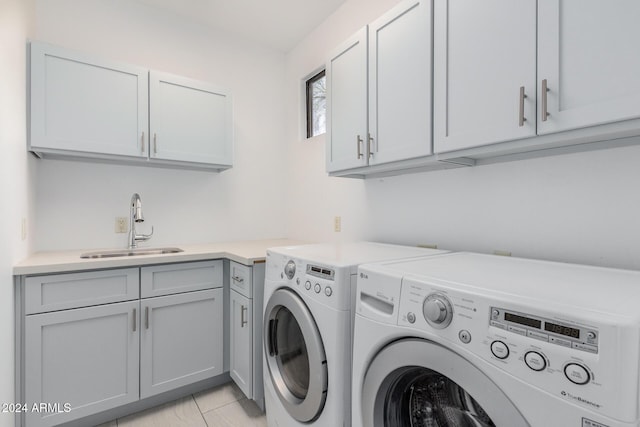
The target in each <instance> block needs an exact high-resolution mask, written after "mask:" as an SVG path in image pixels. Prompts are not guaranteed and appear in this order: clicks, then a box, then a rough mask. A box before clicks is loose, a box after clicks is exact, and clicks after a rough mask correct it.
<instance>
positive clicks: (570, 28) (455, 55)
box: [434, 0, 640, 154]
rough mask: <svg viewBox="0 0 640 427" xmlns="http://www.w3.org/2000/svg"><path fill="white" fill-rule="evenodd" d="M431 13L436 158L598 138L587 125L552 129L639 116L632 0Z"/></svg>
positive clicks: (489, 4)
mask: <svg viewBox="0 0 640 427" xmlns="http://www.w3.org/2000/svg"><path fill="white" fill-rule="evenodd" d="M434 16H435V19H434V67H435V68H434V70H435V71H434V144H435V151H436V152H437V153H445V152H451V151H455V150H460V149H466V148H471V147H479V146H486V145H489V144H494V143H500V142H505V141H515V140H518V139H524V138H530V137H536V136H538V138H537V139H536V138H530V141H526V142H523V144H522V145H521V146H517V145H512V146H511V147H512V148H510V147H505V146H501V147H494V148H491V147H489V148H487V151H486V152H487V153H489V154H490V153H491V152H492V151H493V152H494V153H496V154H498V153H499V152H500V150H507V151H506V153H507V154H508V150H512V152H513V153H516V152H519V151H520V152H526V151H528V150H529V151H532V150H535V149H540V148H541V147H543V145H544V144H546V146H545V148H553V147H554V146H556V147H557V146H561V145H567V144H574V145H575V144H577V143H580V142H594V141H598V140H600V141H602V140H606V139H607V137H608V136H611V134H609V135H608V134H607V133H606V132H607V131H606V130H602V129H597V128H593V129H591V130H590V132H591V133H589V132H582V133H577V134H574V135H573V136H572V135H571V134H565V135H561V134H559V133H560V132H563V131H568V130H576V129H579V128H586V127H594V126H597V125H602V124H607V123H612V122H619V121H624V120H630V119H637V118H640V103H639V102H638V99H639V98H640V79H638V75H640V55H638V54H637V52H638V48H639V47H640V44H639V43H638V41H639V40H640V26H638V25H637V17H638V16H640V3H639V2H637V1H634V0H621V1H616V2H602V1H598V0H586V1H583V0H539V1H534V0H518V1H513V0H491V1H481V2H477V1H472V0H456V1H451V0H436V1H435V9H434ZM635 129H636V130H635V132H632V133H631V134H633V133H636V134H637V125H636V126H635ZM617 131H618V130H616V129H610V130H609V132H611V133H613V132H617ZM550 134H556V135H555V136H554V138H555V140H551V139H549V138H546V139H541V138H540V137H539V136H541V135H550ZM631 134H629V133H627V134H626V135H620V136H630V135H631ZM614 136H615V135H614ZM620 136H618V137H620ZM563 138H564V139H563ZM598 138H599V139H598ZM565 140H566V142H565ZM537 144H538V145H539V146H538V145H537ZM518 147H521V148H518Z"/></svg>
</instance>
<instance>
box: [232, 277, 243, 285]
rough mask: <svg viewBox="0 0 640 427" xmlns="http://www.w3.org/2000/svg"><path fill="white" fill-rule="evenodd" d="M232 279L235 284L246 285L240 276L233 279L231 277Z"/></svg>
mask: <svg viewBox="0 0 640 427" xmlns="http://www.w3.org/2000/svg"><path fill="white" fill-rule="evenodd" d="M231 279H232V280H233V281H234V282H238V283H244V279H243V278H242V277H239V276H232V277H231Z"/></svg>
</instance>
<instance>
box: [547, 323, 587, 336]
mask: <svg viewBox="0 0 640 427" xmlns="http://www.w3.org/2000/svg"><path fill="white" fill-rule="evenodd" d="M544 330H545V331H547V332H553V333H554V334H560V335H564V336H567V337H571V338H580V329H576V328H571V327H569V326H564V325H558V324H556V323H551V322H544Z"/></svg>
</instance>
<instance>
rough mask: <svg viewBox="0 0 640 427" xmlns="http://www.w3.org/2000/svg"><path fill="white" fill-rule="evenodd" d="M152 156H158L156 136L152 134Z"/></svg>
mask: <svg viewBox="0 0 640 427" xmlns="http://www.w3.org/2000/svg"><path fill="white" fill-rule="evenodd" d="M153 154H158V135H157V134H156V133H154V134H153Z"/></svg>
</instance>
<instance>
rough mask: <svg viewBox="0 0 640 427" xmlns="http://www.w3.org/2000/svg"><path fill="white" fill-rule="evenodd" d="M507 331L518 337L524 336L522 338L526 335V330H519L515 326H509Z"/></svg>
mask: <svg viewBox="0 0 640 427" xmlns="http://www.w3.org/2000/svg"><path fill="white" fill-rule="evenodd" d="M507 331H509V332H513V333H515V334H518V335H524V336H526V335H527V330H526V329H525V328H519V327H517V326H511V325H509V326H507Z"/></svg>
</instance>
